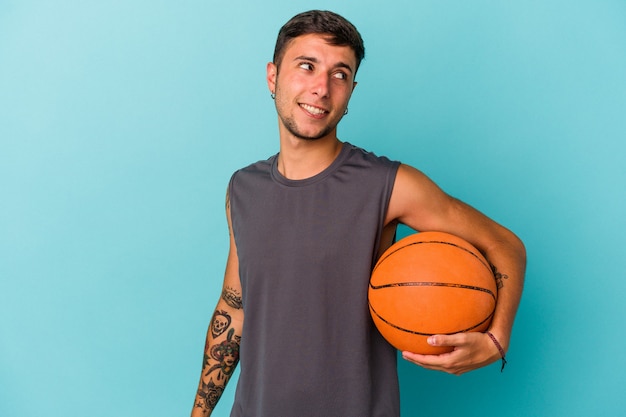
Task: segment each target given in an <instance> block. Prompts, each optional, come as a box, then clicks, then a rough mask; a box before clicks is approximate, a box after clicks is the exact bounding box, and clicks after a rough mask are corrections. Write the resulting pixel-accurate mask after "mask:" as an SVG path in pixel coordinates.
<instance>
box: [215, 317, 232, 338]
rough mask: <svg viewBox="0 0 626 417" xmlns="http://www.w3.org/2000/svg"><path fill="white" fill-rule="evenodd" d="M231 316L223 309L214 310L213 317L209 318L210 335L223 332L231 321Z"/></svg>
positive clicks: (217, 334)
mask: <svg viewBox="0 0 626 417" xmlns="http://www.w3.org/2000/svg"><path fill="white" fill-rule="evenodd" d="M231 321H232V320H231V318H230V316H229V315H228V313H227V312H225V311H224V310H215V313H213V319H212V320H211V335H213V337H214V338H215V337H218V336H219V335H221V334H222V333H224V332H225V331H226V330H227V329H228V328H229V327H230V323H231Z"/></svg>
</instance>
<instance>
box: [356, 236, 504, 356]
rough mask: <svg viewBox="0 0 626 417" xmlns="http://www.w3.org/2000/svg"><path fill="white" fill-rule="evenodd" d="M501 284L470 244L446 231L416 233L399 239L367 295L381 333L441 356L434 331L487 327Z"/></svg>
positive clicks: (447, 349)
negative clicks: (431, 341)
mask: <svg viewBox="0 0 626 417" xmlns="http://www.w3.org/2000/svg"><path fill="white" fill-rule="evenodd" d="M496 297H497V286H496V280H495V278H494V276H493V272H492V270H491V267H490V265H489V263H488V262H487V260H486V259H485V258H484V257H483V255H482V254H481V253H480V252H479V251H478V250H477V249H476V248H475V247H474V246H472V245H471V244H470V243H468V242H466V241H465V240H464V239H461V238H459V237H457V236H453V235H451V234H448V233H442V232H421V233H416V234H412V235H410V236H407V237H405V238H404V239H401V240H399V241H398V242H396V243H394V244H393V245H392V246H391V247H389V249H387V250H386V251H385V252H384V253H383V254H382V256H381V257H380V259H379V260H378V262H377V263H376V265H375V267H374V270H373V272H372V276H371V279H370V284H369V290H368V298H369V309H370V313H371V315H372V319H373V320H374V323H375V325H376V327H377V328H378V330H379V331H380V333H381V334H382V336H383V337H384V338H385V339H387V341H388V342H389V343H390V344H391V345H393V346H394V347H395V348H396V349H398V350H401V351H405V350H406V351H409V352H413V353H420V354H441V353H445V352H450V351H452V349H453V348H452V347H435V346H430V345H429V344H428V343H427V342H426V340H427V339H428V337H429V336H432V335H434V334H454V333H459V332H482V331H485V330H487V328H488V327H489V324H490V323H491V318H492V317H493V313H494V310H495V306H496Z"/></svg>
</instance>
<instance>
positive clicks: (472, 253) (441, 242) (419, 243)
mask: <svg viewBox="0 0 626 417" xmlns="http://www.w3.org/2000/svg"><path fill="white" fill-rule="evenodd" d="M424 243H436V244H437V243H438V244H441V245H448V246H454V247H455V248H458V249H461V250H463V251H465V252H467V253H469V254H470V255H472V256H473V257H474V258H476V259H477V260H478V261H479V262H480V263H481V264H483V265H484V266H485V268H487V269H488V270H489V272H490V273H491V274H493V270H492V269H491V267H490V266H489V265H487V264H485V262H483V260H482V259H480V258H479V257H478V256H477V255H476V254H475V253H474V252H472V251H471V250H469V249H467V248H464V247H463V246H459V245H457V244H456V243H451V242H444V241H440V240H426V241H423V242H412V243H409V244H408V245H406V246H401V247H399V248H398V249H396V250H394V251H393V252H391V253H388V254H387V255H386V256H385V257H384V258H380V259H379V260H378V262H376V265H375V266H374V270H373V271H372V272H374V271H376V268H378V265H380V264H381V263H382V262H383V261H384V260H385V259H387V258H389V257H390V256H391V255H393V254H394V253H396V252H398V251H399V250H401V249H404V248H406V247H408V246H413V245H421V244H424Z"/></svg>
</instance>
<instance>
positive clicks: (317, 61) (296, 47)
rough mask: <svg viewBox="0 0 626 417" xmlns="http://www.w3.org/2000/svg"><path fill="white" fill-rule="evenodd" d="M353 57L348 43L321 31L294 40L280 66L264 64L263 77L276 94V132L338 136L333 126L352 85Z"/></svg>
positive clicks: (309, 137) (303, 136)
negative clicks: (330, 38) (335, 40)
mask: <svg viewBox="0 0 626 417" xmlns="http://www.w3.org/2000/svg"><path fill="white" fill-rule="evenodd" d="M355 71H356V56H355V54H354V51H352V49H351V48H350V47H348V46H335V45H330V44H328V43H327V41H326V40H325V38H324V36H323V35H318V34H309V35H303V36H300V37H297V38H295V39H293V40H292V41H291V42H290V43H289V44H288V45H287V48H286V49H285V53H284V55H283V58H282V61H281V62H280V69H279V68H278V67H277V66H276V65H275V64H274V63H269V64H268V65H267V82H268V86H269V88H270V91H273V92H275V93H276V99H275V100H276V110H277V112H278V117H279V122H280V125H279V126H280V133H281V137H282V136H283V135H291V136H293V137H295V138H298V139H306V140H315V139H321V138H324V137H328V136H333V137H336V127H337V124H338V123H339V121H340V120H341V118H342V117H343V115H344V112H345V110H346V108H347V106H348V101H349V100H350V96H351V95H352V91H353V90H354V87H355V86H356V83H355V82H354V72H355Z"/></svg>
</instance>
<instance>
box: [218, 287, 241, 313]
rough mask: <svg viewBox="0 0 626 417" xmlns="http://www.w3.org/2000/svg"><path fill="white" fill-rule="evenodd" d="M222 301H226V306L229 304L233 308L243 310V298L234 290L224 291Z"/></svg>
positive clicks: (227, 289)
mask: <svg viewBox="0 0 626 417" xmlns="http://www.w3.org/2000/svg"><path fill="white" fill-rule="evenodd" d="M222 300H224V301H226V304H228V305H229V306H231V307H232V308H236V309H238V310H241V309H242V308H243V303H242V302H241V296H240V295H239V293H238V292H237V291H235V290H234V289H232V288H226V289H224V291H222Z"/></svg>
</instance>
